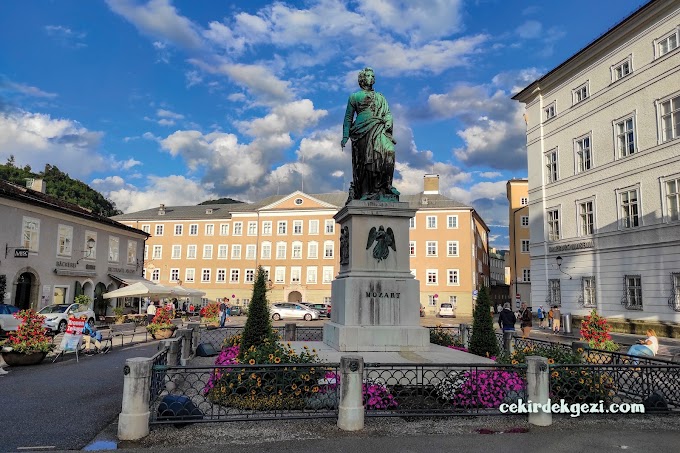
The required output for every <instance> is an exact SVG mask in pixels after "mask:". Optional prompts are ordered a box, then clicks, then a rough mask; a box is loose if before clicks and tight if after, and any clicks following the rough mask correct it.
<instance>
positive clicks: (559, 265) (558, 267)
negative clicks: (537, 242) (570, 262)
mask: <svg viewBox="0 0 680 453" xmlns="http://www.w3.org/2000/svg"><path fill="white" fill-rule="evenodd" d="M555 261H557V269H559V270H560V272H562V273H563V274H564V275H567V276H569V280H571V275H569V274H567V273H566V272H564V271H563V270H562V261H563V260H562V257H561V256H559V255H558V256H557V258H555Z"/></svg>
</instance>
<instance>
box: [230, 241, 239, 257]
mask: <svg viewBox="0 0 680 453" xmlns="http://www.w3.org/2000/svg"><path fill="white" fill-rule="evenodd" d="M231 259H232V260H240V259H241V246H240V245H239V244H234V245H232V246H231Z"/></svg>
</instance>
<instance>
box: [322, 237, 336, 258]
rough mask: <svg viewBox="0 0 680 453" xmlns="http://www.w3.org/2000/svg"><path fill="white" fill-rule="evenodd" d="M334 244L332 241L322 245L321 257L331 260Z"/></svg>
mask: <svg viewBox="0 0 680 453" xmlns="http://www.w3.org/2000/svg"><path fill="white" fill-rule="evenodd" d="M334 246H335V244H334V243H333V241H326V242H324V244H323V257H324V258H333V247H334Z"/></svg>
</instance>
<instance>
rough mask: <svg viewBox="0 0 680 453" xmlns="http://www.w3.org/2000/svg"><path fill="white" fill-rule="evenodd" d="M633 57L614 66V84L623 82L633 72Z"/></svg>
mask: <svg viewBox="0 0 680 453" xmlns="http://www.w3.org/2000/svg"><path fill="white" fill-rule="evenodd" d="M632 58H633V57H632V55H630V56H628V58H627V59H625V60H624V61H622V62H620V63H617V64H615V65H614V66H612V82H616V81H617V80H621V79H623V78H624V77H626V76H627V75H628V74H630V73H631V72H632V71H633V64H632Z"/></svg>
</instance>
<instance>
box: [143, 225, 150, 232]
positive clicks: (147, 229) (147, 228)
mask: <svg viewBox="0 0 680 453" xmlns="http://www.w3.org/2000/svg"><path fill="white" fill-rule="evenodd" d="M142 231H143V232H145V233H150V232H151V225H142Z"/></svg>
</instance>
